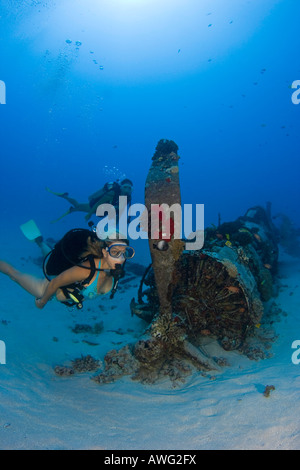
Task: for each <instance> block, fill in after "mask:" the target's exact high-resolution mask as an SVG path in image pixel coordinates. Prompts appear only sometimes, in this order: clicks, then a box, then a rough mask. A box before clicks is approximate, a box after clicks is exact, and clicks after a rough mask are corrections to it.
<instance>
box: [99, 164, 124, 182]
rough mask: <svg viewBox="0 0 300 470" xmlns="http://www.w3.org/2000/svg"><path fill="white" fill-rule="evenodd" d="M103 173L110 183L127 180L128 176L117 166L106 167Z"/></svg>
mask: <svg viewBox="0 0 300 470" xmlns="http://www.w3.org/2000/svg"><path fill="white" fill-rule="evenodd" d="M102 173H103V174H104V176H105V178H106V179H107V180H108V181H122V180H123V179H125V178H126V174H125V173H123V172H122V171H121V170H120V169H119V168H117V167H116V166H108V165H104V167H103V168H102Z"/></svg>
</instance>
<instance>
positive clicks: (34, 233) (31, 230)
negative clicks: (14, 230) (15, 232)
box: [20, 220, 42, 241]
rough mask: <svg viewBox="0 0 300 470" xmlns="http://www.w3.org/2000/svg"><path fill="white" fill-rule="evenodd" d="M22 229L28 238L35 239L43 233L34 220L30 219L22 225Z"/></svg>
mask: <svg viewBox="0 0 300 470" xmlns="http://www.w3.org/2000/svg"><path fill="white" fill-rule="evenodd" d="M20 229H21V230H22V232H23V234H24V235H25V237H26V238H27V239H28V240H31V241H34V240H36V239H37V238H39V237H41V236H42V234H41V232H40V230H39V228H38V226H37V225H36V223H35V221H34V220H29V221H28V222H26V223H25V224H22V225H20Z"/></svg>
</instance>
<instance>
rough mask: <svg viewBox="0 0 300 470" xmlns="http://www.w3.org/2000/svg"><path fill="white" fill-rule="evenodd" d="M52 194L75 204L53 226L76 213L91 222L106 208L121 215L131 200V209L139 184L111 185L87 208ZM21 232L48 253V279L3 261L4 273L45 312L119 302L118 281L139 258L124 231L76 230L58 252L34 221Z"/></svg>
mask: <svg viewBox="0 0 300 470" xmlns="http://www.w3.org/2000/svg"><path fill="white" fill-rule="evenodd" d="M46 189H47V191H49V192H51V193H52V194H55V195H56V196H58V197H60V198H63V199H65V200H66V201H68V202H69V203H70V204H71V207H70V208H69V209H68V211H67V212H65V213H64V214H63V215H62V216H60V217H59V218H58V219H56V220H55V221H53V222H57V221H59V220H61V219H62V218H63V217H65V216H67V215H68V214H71V213H73V212H84V213H86V215H85V220H86V221H89V220H90V218H91V217H92V216H93V215H94V214H95V213H96V210H97V207H98V206H99V205H100V204H112V205H113V206H114V207H115V209H116V213H117V214H119V212H118V209H119V208H118V202H119V197H120V196H127V201H128V204H130V203H131V194H132V190H133V184H132V182H131V181H130V180H129V179H127V178H126V179H124V180H122V181H121V182H118V181H117V182H113V183H106V184H105V185H104V186H103V188H101V189H100V190H98V191H97V192H95V193H94V194H92V195H91V196H89V198H88V202H86V203H80V202H78V201H77V200H76V199H74V198H72V197H70V196H69V194H68V193H56V192H53V191H51V190H50V189H49V188H46ZM120 215H121V214H119V216H120ZM20 228H21V230H22V232H23V234H24V235H25V237H26V238H27V239H28V240H31V241H34V242H36V244H37V245H38V246H39V248H40V249H41V251H42V254H43V256H44V263H43V273H44V277H43V278H42V279H40V278H37V277H35V276H32V275H30V274H27V273H23V272H21V271H19V270H17V269H16V268H15V267H14V266H12V265H11V264H10V263H8V262H6V261H3V260H0V272H2V273H3V274H6V275H7V276H9V277H10V278H11V279H12V280H13V281H15V282H16V283H17V284H19V285H20V286H21V287H22V288H23V289H25V290H26V291H27V292H29V293H30V294H31V295H33V296H34V297H35V305H36V307H37V308H39V309H42V308H44V307H45V305H46V304H47V303H48V302H49V301H50V300H54V301H58V302H61V303H63V304H66V305H67V306H76V307H77V308H79V309H80V308H82V306H83V302H84V301H85V300H87V299H94V298H95V297H97V296H99V295H104V294H108V293H110V295H111V297H113V295H114V293H115V291H116V289H117V286H118V281H119V279H120V278H121V277H123V275H124V264H125V262H126V260H128V259H131V258H133V256H134V254H135V251H134V249H133V248H132V247H131V246H130V245H129V241H128V239H127V238H126V237H125V236H124V235H122V234H121V233H119V232H118V231H113V232H109V231H108V232H105V233H99V232H97V231H94V230H91V229H73V230H70V231H69V232H67V233H66V234H65V235H64V237H63V238H62V239H61V240H60V241H59V242H57V243H56V244H55V246H54V248H53V249H52V248H51V247H50V246H48V244H47V243H46V242H45V241H44V238H43V236H42V234H41V232H40V230H39V228H38V226H37V225H36V223H35V221H34V220H30V221H28V222H26V223H25V224H23V225H21V227H20Z"/></svg>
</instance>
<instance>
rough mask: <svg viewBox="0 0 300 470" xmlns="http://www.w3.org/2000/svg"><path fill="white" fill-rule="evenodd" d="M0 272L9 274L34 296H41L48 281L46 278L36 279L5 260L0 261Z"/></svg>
mask: <svg viewBox="0 0 300 470" xmlns="http://www.w3.org/2000/svg"><path fill="white" fill-rule="evenodd" d="M0 272H2V273H3V274H6V275H7V276H9V277H10V278H11V279H12V280H13V281H15V282H16V283H17V284H19V286H21V287H22V288H23V289H25V290H26V291H27V292H29V294H31V295H33V296H34V297H36V298H40V297H42V296H43V294H44V292H45V290H46V288H47V285H48V283H49V281H48V280H47V279H38V278H36V277H34V276H31V275H30V274H26V273H22V272H21V271H18V270H17V269H15V268H14V267H13V266H12V265H11V264H9V263H6V262H5V261H0Z"/></svg>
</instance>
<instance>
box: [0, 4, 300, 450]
mask: <svg viewBox="0 0 300 470" xmlns="http://www.w3.org/2000/svg"><path fill="white" fill-rule="evenodd" d="M299 24H300V2H299V0H41V1H39V0H0V102H1V100H3V88H1V86H2V85H1V83H2V82H4V83H5V98H6V99H5V101H6V104H0V156H1V158H0V178H1V179H0V182H1V184H0V217H1V231H0V242H1V248H0V258H1V259H2V258H5V259H7V260H8V261H11V262H12V263H14V264H16V265H17V266H21V267H23V269H24V270H26V271H28V272H31V273H32V274H36V275H41V266H40V265H37V264H36V263H34V262H33V261H35V260H33V259H32V258H36V257H37V256H39V255H40V253H39V250H38V249H37V247H36V245H35V244H34V243H32V244H30V243H29V242H28V241H27V240H26V239H25V238H24V237H23V235H22V233H21V231H20V229H19V226H20V224H22V223H24V222H26V221H27V220H29V219H31V218H33V219H34V220H35V221H36V222H37V224H38V226H39V228H40V229H41V231H42V233H43V235H44V236H45V238H47V237H52V238H55V239H58V238H59V237H60V236H62V235H63V234H64V233H65V232H66V231H67V230H69V229H71V228H73V227H86V226H87V225H86V222H85V220H84V214H82V213H74V214H71V215H69V216H68V217H65V218H64V219H62V220H61V221H59V222H57V223H56V224H52V223H51V221H52V220H53V219H56V218H57V217H58V216H60V215H61V214H62V213H64V212H65V211H66V210H67V209H68V207H69V204H68V203H67V202H66V201H64V200H62V199H60V198H57V197H55V196H54V195H51V194H49V192H47V191H46V190H45V188H46V187H50V188H51V189H52V190H54V191H61V192H69V193H70V195H71V196H73V197H75V198H76V199H78V200H80V201H82V202H84V201H86V200H87V197H88V195H90V194H92V193H93V192H95V191H97V190H98V189H100V188H101V187H102V186H103V185H104V184H105V183H106V182H107V181H112V180H113V179H118V178H123V177H124V176H126V177H127V178H130V179H131V180H132V181H133V184H134V192H133V202H137V203H143V202H144V186H145V180H146V177H147V173H148V170H149V168H150V166H151V157H152V155H153V153H154V151H155V147H156V145H157V143H158V141H159V140H160V139H172V140H174V141H175V142H176V144H177V145H178V147H179V151H178V153H179V155H180V157H181V158H180V160H179V168H180V182H181V194H182V202H183V203H189V204H204V206H205V226H209V225H210V224H217V223H218V217H219V214H220V216H221V221H222V222H225V221H233V220H235V219H236V218H237V217H239V216H241V215H243V214H244V213H245V212H246V211H247V209H248V208H249V207H252V206H255V205H262V206H264V205H265V204H266V202H267V201H270V202H271V203H272V212H273V214H276V213H285V214H286V215H287V216H288V217H289V218H290V219H291V220H292V221H293V222H294V224H295V226H296V227H300V222H299V213H300V209H299V200H300V198H299V196H300V189H299V188H300V185H299V169H300V164H299V157H300V151H299V131H300V104H299V105H295V104H293V102H292V99H291V98H292V94H293V92H294V91H295V90H293V89H292V88H291V85H292V83H293V82H294V81H295V80H300V65H299V50H300V47H299V46H300V36H299ZM1 81H2V82H1ZM299 98H300V94H299ZM94 220H95V219H94ZM133 246H134V247H135V249H136V258H135V259H134V260H136V261H137V262H141V263H145V264H146V263H148V262H149V248H148V242H147V241H146V240H142V241H137V242H135V243H133ZM291 259H292V258H290V259H289V260H288V261H286V262H285V264H283V268H282V266H281V275H282V274H283V276H282V277H283V279H284V281H283V283H284V284H285V283H286V284H285V285H284V286H283V291H282V292H281V294H280V297H279V300H278V299H276V301H278V302H281V303H279V305H280V306H282V307H283V308H284V309H285V310H286V311H287V317H285V316H284V318H283V320H282V322H281V323H280V324H279V326H278V329H280V330H281V332H280V333H281V337H280V339H279V342H278V343H276V344H275V345H274V348H277V349H276V351H275V358H274V361H273V362H271V363H270V362H267V361H262V362H263V366H262V365H261V362H260V363H258V365H257V364H256V363H253V362H252V363H251V374H252V375H251V374H250V375H249V369H250V366H249V365H247V364H246V366H245V368H244V370H243V367H240V365H239V364H237V361H236V362H234V361H233V366H232V368H226V371H228V374H229V375H225V379H224V380H223V381H222V378H221V380H220V381H218V380H216V381H215V382H213V381H211V380H210V379H209V378H207V381H206V382H207V383H206V385H207V387H206V390H205V389H203V388H201V387H202V385H203V378H202V376H201V375H199V376H198V377H197V379H196V381H195V382H194V383H193V382H192V384H190V385H187V387H186V388H184V389H183V392H182V393H180V392H177V391H175V392H174V394H173V392H172V393H170V394H169V392H166V394H165V397H164V396H163V394H161V395H159V394H160V393H161V391H157V390H156V389H154V390H155V391H154V392H153V389H152V391H151V392H150V391H149V389H147V388H142V386H140V384H137V383H136V382H130V391H128V388H127V383H126V382H124V383H123V382H122V381H120V382H117V383H116V384H110V385H107V387H108V388H100V389H99V387H98V385H96V384H95V383H92V384H91V381H90V378H89V377H83V378H81V377H74V381H69V380H68V379H66V380H65V379H61V378H60V377H59V378H57V377H54V373H53V366H55V365H57V364H61V363H65V362H66V361H67V360H70V359H73V358H75V357H79V356H80V354H93V355H95V356H96V357H99V358H100V359H101V360H102V359H103V357H104V355H105V354H106V352H107V351H109V350H111V349H112V348H116V347H118V346H116V345H120V344H122V345H124V344H127V343H129V342H130V343H132V342H136V340H137V338H138V337H139V334H140V335H142V332H143V331H144V328H145V326H144V324H143V325H141V323H140V322H141V321H140V320H139V319H138V318H136V317H132V316H131V315H130V307H129V302H130V299H131V290H129V289H128V290H124V292H120V291H119V292H118V293H117V295H116V298H115V299H114V301H113V303H111V301H110V300H109V299H107V300H105V299H104V300H101V304H100V307H102V308H101V310H99V305H97V303H96V302H95V303H94V304H93V305H92V306H91V307H88V308H85V309H84V311H83V312H82V313H80V314H78V312H75V313H74V312H73V313H72V314H71V313H70V312H69V311H67V310H66V309H65V307H64V306H62V305H59V304H57V303H53V302H52V303H50V305H49V304H48V305H47V307H46V309H45V310H44V311H42V312H40V311H38V310H37V309H36V308H35V307H34V299H33V298H32V297H31V296H29V294H27V293H26V292H24V291H23V290H21V289H20V288H19V287H18V286H16V285H15V284H13V283H12V282H11V281H10V279H8V278H7V277H4V276H1V296H2V297H1V299H2V300H1V306H0V309H1V316H0V320H1V331H0V341H1V340H3V341H5V343H6V345H7V365H0V372H1V374H3V375H1V383H0V386H1V387H2V388H1V416H0V418H1V419H0V446H1V447H2V448H10V449H11V448H14V449H16V448H26V449H29V448H35V449H37V448H38V449H39V448H43V449H45V448H77V449H78V448H93V446H101V447H104V448H114V447H117V448H124V449H128V448H131V447H133V448H157V449H161V448H181V446H183V447H182V448H186V449H187V448H192V447H193V448H214V447H217V448H218V447H221V448H228V447H232V448H237V447H240V446H242V447H247V446H249V447H251V446H252V445H253V442H254V441H255V440H256V439H257V440H258V441H259V440H261V441H260V442H261V444H260V445H261V448H263V447H264V445H265V446H266V447H270V448H272V447H275V448H280V446H281V445H283V446H284V447H285V448H288V447H289V446H290V447H291V448H299V442H298V441H299V439H298V437H297V439H298V441H296V440H294V434H293V433H295V435H296V436H298V435H299V428H298V425H297V423H298V421H299V420H298V421H297V420H296V421H295V430H294V427H293V428H292V430H291V431H290V424H291V421H294V417H295V416H297V412H298V414H299V411H298V410H297V408H295V404H296V403H297V402H298V400H297V398H298V396H299V386H298V385H297V384H298V382H297V380H298V375H297V373H298V370H296V369H295V367H296V366H294V365H292V364H291V360H290V356H291V344H292V342H293V341H294V340H296V339H298V336H297V331H298V330H299V328H298V323H299V321H298V317H299V315H298V307H299V301H298V298H299V297H297V288H298V286H299V279H298V278H299V275H298V274H297V273H298V271H299V270H298V268H297V263H298V259H297V258H294V259H292V261H291ZM290 273H293V276H294V277H292V278H291V279H292V280H291V281H290V280H289V279H288V276H289V275H290ZM295 273H296V275H295ZM297 276H298V277H297ZM287 279H288V280H287ZM137 283H138V281H136V286H133V287H132V291H134V292H135V293H136V288H137ZM293 293H295V295H293ZM133 295H135V294H133ZM99 312H100V314H99ZM95 319H99V320H101V321H102V320H104V328H105V331H104V332H103V334H102V335H101V338H99V346H98V347H97V348H96V349H95V348H93V346H91V345H89V344H87V343H86V342H85V343H84V342H83V341H81V340H80V339H77V338H75V337H74V334H73V333H72V331H71V326H72V325H71V324H72V322H73V323H77V322H80V323H81V322H82V323H88V322H89V321H91V322H94V321H95ZM73 326H74V325H73ZM120 328H121V329H122V331H123V333H124V332H125V333H124V337H123V343H121V340H122V337H120V335H119V334H117V333H119V331H118V330H119V329H120ZM120 338H121V340H120ZM276 354H277V355H276ZM236 357H238V356H236ZM0 359H1V358H0ZM239 360H241V361H244V360H245V359H244V358H242V359H240V358H239ZM236 364H237V365H236ZM282 364H283V365H284V367H283V366H282ZM272 367H273V368H272ZM248 368H249V369H248ZM259 368H261V370H260V369H259ZM268 368H269V369H268ZM265 369H266V370H265ZM282 370H284V374H283V373H282ZM253 371H254V372H253ZM230 374H233V380H228V377H229V379H230V378H231V375H230ZM235 374H236V375H237V376H238V377H237V379H236V380H235V378H234V375H235ZM286 378H287V380H286ZM280 379H282V381H280ZM128 380H129V379H128ZM269 380H270V382H269ZM253 381H254V382H253ZM252 382H253V383H252ZM74 383H75V385H74ZM222 383H223V384H225V389H223V388H222ZM267 383H269V384H271V383H272V384H273V383H274V384H275V385H276V394H277V395H276V394H275V395H274V396H275V400H277V401H274V402H270V401H269V402H267V404H266V402H264V401H261V400H260V398H261V397H258V398H257V395H256V393H257V390H256V389H257V387H258V385H259V387H260V388H261V387H262V385H261V384H264V386H265V385H266V384H267ZM220 384H221V385H220ZM291 384H292V385H291ZM226 387H227V388H226ZM230 389H232V391H231V393H230ZM99 390H101V392H100V393H99ZM224 390H225V392H224ZM191 393H192V394H191ZM168 394H169V395H168ZM246 394H247V396H246ZM83 396H84V397H86V400H82V397H83ZM276 397H277V398H276ZM242 400H243V401H242ZM262 400H264V398H263V399H262ZM280 400H281V401H280ZM237 401H238V402H239V403H238V405H237ZM272 403H273V404H272ZM174 404H175V406H174ZM248 410H250V411H248ZM253 410H254V411H253ZM290 410H292V412H291V411H290ZM201 414H202V415H201ZM199 416H200V418H199ZM201 416H202V417H201ZM262 416H263V418H264V419H263V420H262V421H260V420H261V417H262ZM275 422H277V423H279V424H282V426H283V428H284V429H283V431H281V430H280V428H279V431H278V432H277V428H275V427H274V423H275ZM148 423H150V425H149V424H148ZM161 423H164V425H163V426H161ZM228 423H235V424H234V426H233V427H232V429H231V430H230V426H228ZM249 423H250V424H249ZM146 426H147V429H146ZM148 427H149V429H148ZM247 429H248V431H247ZM253 429H255V430H256V432H255V433H253ZM257 433H258V434H257ZM220 436H221V437H220ZM257 436H258V437H257ZM272 436H273V437H274V441H273V440H272ZM199 439H200V440H199ZM247 439H248V440H249V443H248V442H247ZM276 439H277V441H278V442H277V441H276ZM284 439H285V440H284ZM244 442H246V444H245V443H244ZM257 445H258V444H257V443H256V442H254V446H257Z"/></svg>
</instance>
